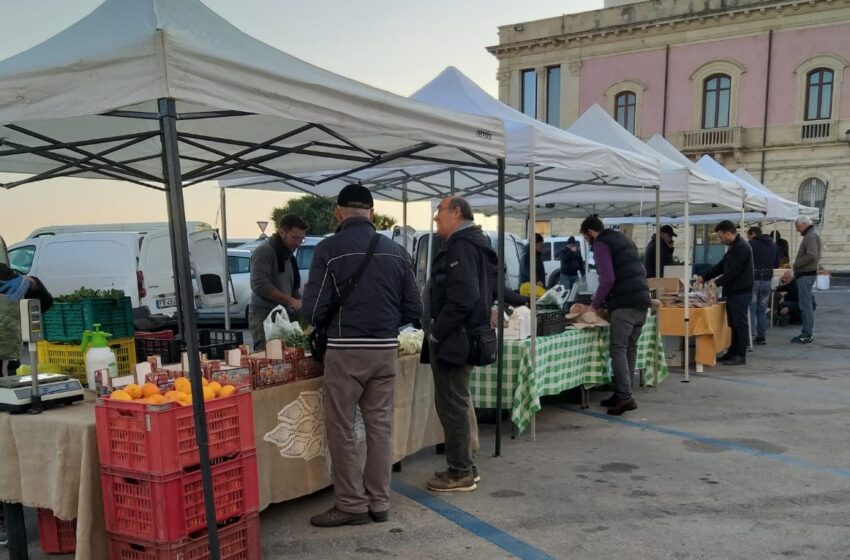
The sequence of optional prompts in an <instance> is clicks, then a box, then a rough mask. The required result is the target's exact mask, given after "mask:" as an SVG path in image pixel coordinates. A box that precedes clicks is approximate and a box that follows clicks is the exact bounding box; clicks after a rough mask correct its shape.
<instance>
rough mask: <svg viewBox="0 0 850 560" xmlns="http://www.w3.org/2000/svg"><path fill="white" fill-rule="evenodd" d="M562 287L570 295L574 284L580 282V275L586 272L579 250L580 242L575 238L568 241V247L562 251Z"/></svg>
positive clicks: (560, 256)
mask: <svg viewBox="0 0 850 560" xmlns="http://www.w3.org/2000/svg"><path fill="white" fill-rule="evenodd" d="M558 257H559V258H560V259H561V285H562V286H563V287H564V289H565V290H566V291H567V293H569V291H570V290H571V289H572V288H573V284H575V283H576V282H578V277H579V274H580V273H581V272H582V271H583V270H584V260H583V259H582V258H581V253H580V252H579V250H578V242H577V241H576V238H575V237H572V236H570V238H569V239H567V244H566V246H565V247H564V248H563V249H561V253H560V255H558Z"/></svg>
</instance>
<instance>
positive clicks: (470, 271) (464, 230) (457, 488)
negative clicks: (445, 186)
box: [422, 197, 498, 492]
mask: <svg viewBox="0 0 850 560" xmlns="http://www.w3.org/2000/svg"><path fill="white" fill-rule="evenodd" d="M472 219H473V216H472V208H470V206H469V203H468V202H467V201H466V200H464V199H463V198H460V197H449V198H444V199H443V200H442V201H441V202H440V205H439V206H437V213H436V215H435V217H434V221H435V222H436V225H437V235H438V236H440V237H441V238H442V239H443V240H444V241H445V243H444V244H443V248H442V249H441V250H440V252H439V253H438V254H437V256H436V258H435V259H434V266H433V268H432V273H431V280H429V282H428V285H427V286H426V289H425V293H426V301H425V321H424V327H425V331H426V333H427V335H428V341H427V343H426V344H425V345H424V346H423V349H422V361H423V362H425V363H428V362H430V364H431V370H432V371H433V373H434V399H435V404H436V408H437V415H438V416H439V417H440V423H441V424H442V425H443V431H444V432H445V435H446V463H447V464H448V469H447V470H445V471H439V472H436V473H434V477H433V478H432V479H431V480H430V481H428V484H427V487H428V489H429V490H431V491H433V492H469V491H471V490H475V488H476V487H477V483H478V481H479V480H480V478H479V477H478V470H477V469H476V466H475V460H474V458H473V454H472V428H471V424H470V421H469V409H470V396H469V374H470V372H471V370H472V368H471V366H469V365H468V358H469V339H468V338H467V337H468V333H470V332H472V330H473V329H475V328H476V327H480V326H484V325H488V324H489V323H490V308H491V306H492V304H493V293H494V291H495V287H496V271H497V268H496V267H497V266H498V258H497V256H496V253H495V251H493V249H492V247H490V243H489V242H488V240H487V238H486V237H485V236H484V233H483V232H482V231H481V228H480V227H479V226H477V225H475V223H474V222H473V221H472Z"/></svg>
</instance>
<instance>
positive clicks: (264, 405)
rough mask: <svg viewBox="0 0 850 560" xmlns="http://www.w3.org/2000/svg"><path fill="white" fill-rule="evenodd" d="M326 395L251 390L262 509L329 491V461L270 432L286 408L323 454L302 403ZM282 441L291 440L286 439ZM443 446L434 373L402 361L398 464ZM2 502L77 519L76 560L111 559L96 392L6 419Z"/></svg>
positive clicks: (298, 388) (312, 417)
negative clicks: (280, 442) (298, 450)
mask: <svg viewBox="0 0 850 560" xmlns="http://www.w3.org/2000/svg"><path fill="white" fill-rule="evenodd" d="M321 389H322V379H321V378H316V379H307V380H303V381H298V382H295V383H291V384H287V385H279V386H275V387H270V388H267V389H259V390H256V391H254V392H253V402H254V431H255V436H256V445H257V459H258V470H259V480H260V509H265V508H266V507H268V506H269V504H272V503H276V502H281V501H285V500H290V499H293V498H297V497H299V496H304V495H307V494H310V493H313V492H315V491H317V490H321V489H322V488H325V487H327V486H328V485H330V477H329V474H330V473H329V470H328V464H327V462H326V461H325V457H324V455H315V456H314V457H312V458H310V459H309V460H306V457H297V456H286V454H285V453H283V452H282V451H283V449H282V448H281V446H280V445H278V443H273V442H270V441H269V439H274V438H273V436H269V434H270V433H271V432H274V431H275V430H276V429H278V434H280V430H279V427H280V425H281V423H282V421H281V420H280V416H281V412H282V411H283V410H288V411H289V412H290V413H292V414H290V415H289V417H288V418H290V419H294V420H296V422H295V424H296V425H297V424H300V425H301V428H305V429H306V428H307V427H308V426H309V428H310V430H309V431H308V432H300V433H301V434H302V435H307V436H308V437H301V438H297V437H291V436H290V437H288V439H289V441H290V442H292V443H296V444H297V443H298V442H300V443H302V444H305V445H306V446H308V447H311V448H312V449H318V450H322V449H323V443H322V442H321V441H318V442H317V441H316V439H317V437H318V436H319V434H322V436H323V432H322V424H321V422H323V418H324V415H323V413H320V411H318V410H317V409H315V407H314V408H313V409H310V407H309V406H301V407H300V408H299V406H298V405H299V404H300V402H299V403H297V401H305V396H309V395H312V396H316V395H317V394H318V393H319V392H320V391H321ZM294 403H296V404H294ZM295 409H298V410H295ZM314 413H315V414H314ZM317 414H318V415H317ZM317 419H318V422H317ZM279 439H281V440H284V441H285V440H287V436H286V434H285V433H284V434H283V437H282V438H279ZM296 440H297V441H296ZM442 442H443V430H442V427H441V426H440V422H439V419H438V418H437V413H436V410H435V408H434V384H433V376H432V374H431V369H430V367H429V366H427V365H420V364H419V356H404V357H401V358H399V361H398V376H397V378H396V384H395V415H394V418H393V451H394V452H393V456H394V460H396V461H398V460H400V459H402V458H403V457H406V456H408V455H410V454H412V453H415V452H416V451H418V450H419V449H422V448H424V447H428V446H431V445H436V444H438V443H442ZM296 447H297V445H295V446H289V447H287V450H288V451H287V453H289V454H290V455H292V454H296V455H297V453H295V452H294V451H293V450H294V449H295V448H296ZM0 501H4V502H14V503H23V504H24V505H25V506H28V507H40V508H49V509H51V510H53V512H54V514H55V515H56V516H57V517H59V518H61V519H74V518H76V519H77V553H76V558H77V559H78V560H88V559H96V560H100V559H103V558H107V537H106V530H105V528H104V520H103V503H102V497H101V489H100V464H99V461H98V453H97V437H96V433H95V420H94V399H93V397H92V396H91V394H89V397H88V398H87V400H86V401H85V402H83V403H78V404H75V405H73V406H69V407H64V408H59V409H55V410H48V411H46V412H44V413H42V414H40V415H29V414H21V415H11V414H0Z"/></svg>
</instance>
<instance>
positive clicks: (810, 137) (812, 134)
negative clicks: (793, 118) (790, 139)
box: [798, 119, 843, 144]
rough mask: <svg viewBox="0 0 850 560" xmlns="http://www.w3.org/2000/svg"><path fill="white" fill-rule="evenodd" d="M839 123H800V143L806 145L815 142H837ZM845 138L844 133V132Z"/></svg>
mask: <svg viewBox="0 0 850 560" xmlns="http://www.w3.org/2000/svg"><path fill="white" fill-rule="evenodd" d="M837 125H838V121H833V120H828V119H825V120H818V121H805V122H803V123H800V124H799V125H798V126H799V127H800V141H801V142H804V143H806V144H808V143H814V142H835V141H836V140H838V138H836V130H837V129H838V128H839V127H838V126H837ZM842 136H843V132H842Z"/></svg>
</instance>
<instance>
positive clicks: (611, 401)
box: [599, 393, 620, 408]
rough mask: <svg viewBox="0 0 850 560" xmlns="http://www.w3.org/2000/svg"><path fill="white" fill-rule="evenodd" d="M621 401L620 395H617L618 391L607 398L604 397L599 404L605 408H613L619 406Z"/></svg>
mask: <svg viewBox="0 0 850 560" xmlns="http://www.w3.org/2000/svg"><path fill="white" fill-rule="evenodd" d="M619 402H620V397H618V396H617V393H614V394H613V395H611V396H610V397H608V398H607V399H603V400H601V401H600V402H599V406H601V407H604V408H611V407H612V406H617V403H619Z"/></svg>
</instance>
